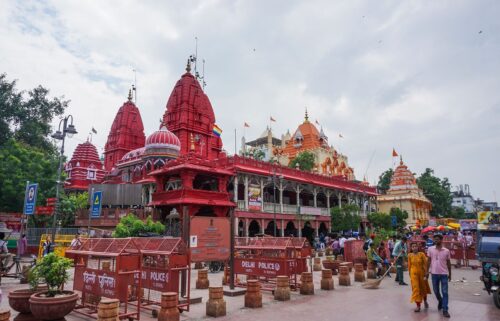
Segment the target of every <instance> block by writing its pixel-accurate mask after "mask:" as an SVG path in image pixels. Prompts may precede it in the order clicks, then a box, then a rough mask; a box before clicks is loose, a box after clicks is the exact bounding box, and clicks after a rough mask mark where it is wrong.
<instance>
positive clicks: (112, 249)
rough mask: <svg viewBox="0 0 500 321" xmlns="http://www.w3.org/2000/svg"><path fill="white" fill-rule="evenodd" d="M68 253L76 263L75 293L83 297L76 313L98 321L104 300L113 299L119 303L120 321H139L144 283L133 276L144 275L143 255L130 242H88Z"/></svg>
mask: <svg viewBox="0 0 500 321" xmlns="http://www.w3.org/2000/svg"><path fill="white" fill-rule="evenodd" d="M66 253H68V254H69V255H68V256H70V257H72V258H74V260H75V276H74V281H73V289H74V290H76V291H80V292H81V293H82V295H81V298H80V299H81V302H79V303H78V304H77V306H76V307H75V310H74V311H75V312H79V313H81V314H84V315H86V316H90V317H93V318H97V314H96V313H97V305H98V304H99V302H100V301H101V298H111V299H118V300H120V310H119V318H120V319H125V318H128V319H129V320H132V319H136V320H139V319H140V309H141V302H140V300H137V298H138V297H139V295H140V293H141V280H139V282H135V280H134V275H136V274H137V273H140V272H141V254H140V251H139V249H138V248H137V246H136V244H135V242H134V241H133V240H132V239H131V238H123V239H112V238H104V239H87V240H85V241H84V242H83V244H82V245H81V246H80V247H79V248H78V249H71V250H67V251H66ZM134 301H135V303H134Z"/></svg>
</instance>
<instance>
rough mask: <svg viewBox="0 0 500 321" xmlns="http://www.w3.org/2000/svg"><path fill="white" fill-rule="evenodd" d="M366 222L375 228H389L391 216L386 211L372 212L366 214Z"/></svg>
mask: <svg viewBox="0 0 500 321" xmlns="http://www.w3.org/2000/svg"><path fill="white" fill-rule="evenodd" d="M368 222H370V223H371V225H372V226H373V227H375V228H379V229H385V230H389V229H391V227H392V224H391V223H392V222H391V217H390V216H389V215H387V214H386V213H380V212H374V213H370V214H368Z"/></svg>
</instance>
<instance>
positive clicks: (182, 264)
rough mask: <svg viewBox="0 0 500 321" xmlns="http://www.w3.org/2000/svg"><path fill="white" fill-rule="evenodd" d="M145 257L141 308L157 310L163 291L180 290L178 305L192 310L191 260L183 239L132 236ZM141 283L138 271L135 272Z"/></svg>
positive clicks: (143, 261) (178, 291) (142, 268)
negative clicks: (190, 306)
mask: <svg viewBox="0 0 500 321" xmlns="http://www.w3.org/2000/svg"><path fill="white" fill-rule="evenodd" d="M133 240H134V242H135V244H136V246H137V248H138V249H139V251H140V253H141V256H142V267H141V274H140V275H141V276H142V277H141V280H142V283H141V287H142V290H141V298H142V301H141V303H142V307H143V308H146V309H151V310H153V309H158V310H159V308H158V306H159V305H160V303H161V293H162V292H176V293H179V303H178V305H177V306H178V308H179V309H181V310H184V311H189V304H190V301H189V300H190V290H189V289H190V285H191V284H190V280H191V267H190V266H191V261H190V256H189V251H188V249H187V247H186V244H185V243H184V241H182V239H181V238H172V237H149V238H134V239H133ZM135 284H136V285H138V284H139V273H137V274H136V275H135Z"/></svg>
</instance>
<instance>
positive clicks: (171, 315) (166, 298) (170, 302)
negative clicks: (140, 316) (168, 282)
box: [158, 292, 180, 321]
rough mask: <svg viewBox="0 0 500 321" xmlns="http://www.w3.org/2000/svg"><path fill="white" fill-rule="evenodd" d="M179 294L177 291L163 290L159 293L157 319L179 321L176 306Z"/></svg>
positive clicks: (160, 320) (159, 320)
mask: <svg viewBox="0 0 500 321" xmlns="http://www.w3.org/2000/svg"><path fill="white" fill-rule="evenodd" d="M178 303H179V296H178V295H177V292H165V293H162V294H161V303H160V307H161V309H160V313H158V321H179V319H180V312H179V309H178V308H177V305H178Z"/></svg>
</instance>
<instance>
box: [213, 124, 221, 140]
mask: <svg viewBox="0 0 500 321" xmlns="http://www.w3.org/2000/svg"><path fill="white" fill-rule="evenodd" d="M212 132H213V133H214V135H215V136H217V137H220V135H221V134H222V129H220V127H219V126H217V125H216V124H214V128H213V129H212Z"/></svg>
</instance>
